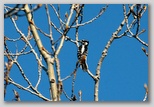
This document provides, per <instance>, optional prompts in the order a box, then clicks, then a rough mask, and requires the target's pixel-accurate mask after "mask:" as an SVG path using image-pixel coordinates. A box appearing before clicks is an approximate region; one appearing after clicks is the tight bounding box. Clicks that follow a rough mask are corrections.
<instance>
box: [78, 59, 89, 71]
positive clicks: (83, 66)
mask: <svg viewBox="0 0 154 107" xmlns="http://www.w3.org/2000/svg"><path fill="white" fill-rule="evenodd" d="M80 67H81V69H82V70H83V71H87V70H88V64H87V62H86V61H84V62H83V63H82V64H81V65H80Z"/></svg>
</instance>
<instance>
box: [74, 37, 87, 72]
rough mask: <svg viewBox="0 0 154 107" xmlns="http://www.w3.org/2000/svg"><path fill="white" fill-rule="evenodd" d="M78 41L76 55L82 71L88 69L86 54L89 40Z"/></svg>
mask: <svg viewBox="0 0 154 107" xmlns="http://www.w3.org/2000/svg"><path fill="white" fill-rule="evenodd" d="M80 43H81V45H80V46H79V48H78V52H77V57H78V60H79V64H80V67H81V69H82V70H83V71H87V69H88V65H87V55H88V45H89V41H87V40H81V41H80Z"/></svg>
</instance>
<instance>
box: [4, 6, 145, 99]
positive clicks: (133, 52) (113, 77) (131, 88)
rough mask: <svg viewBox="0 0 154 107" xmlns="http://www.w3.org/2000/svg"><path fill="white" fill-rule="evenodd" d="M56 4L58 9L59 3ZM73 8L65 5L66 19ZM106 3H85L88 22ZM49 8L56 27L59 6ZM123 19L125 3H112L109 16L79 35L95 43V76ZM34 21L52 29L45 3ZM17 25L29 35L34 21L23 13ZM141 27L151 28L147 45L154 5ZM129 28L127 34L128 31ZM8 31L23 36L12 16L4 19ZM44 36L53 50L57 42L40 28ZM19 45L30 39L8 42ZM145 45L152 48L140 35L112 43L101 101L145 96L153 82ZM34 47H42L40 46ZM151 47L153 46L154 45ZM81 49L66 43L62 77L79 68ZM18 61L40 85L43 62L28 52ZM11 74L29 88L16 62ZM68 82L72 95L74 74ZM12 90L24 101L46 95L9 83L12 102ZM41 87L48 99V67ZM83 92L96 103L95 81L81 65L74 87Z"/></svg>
mask: <svg viewBox="0 0 154 107" xmlns="http://www.w3.org/2000/svg"><path fill="white" fill-rule="evenodd" d="M54 6H55V7H57V5H54ZM69 6H70V5H62V6H61V11H60V13H61V17H62V19H63V20H64V18H65V17H64V15H65V12H66V11H67V12H68V13H69ZM104 6H105V5H104V4H95V5H90V4H87V5H85V7H84V17H83V22H86V21H88V20H90V19H91V18H93V17H95V16H96V15H97V14H98V13H99V11H100V9H101V8H102V7H104ZM49 7H50V6H49ZM49 9H50V14H51V20H52V21H53V22H54V24H55V25H57V26H59V22H58V20H57V17H56V16H55V14H54V13H53V10H52V9H51V7H50V8H49ZM131 17H132V16H131ZM123 18H124V16H123V8H122V5H109V7H108V8H107V10H106V12H105V13H103V15H102V16H101V17H99V18H98V19H97V20H96V21H94V22H93V23H90V24H88V25H85V26H81V27H80V28H79V39H86V40H89V42H90V43H89V54H88V59H87V61H88V66H89V69H90V71H91V72H92V73H93V74H95V72H96V67H97V63H98V61H99V58H100V56H101V53H102V51H103V50H104V47H105V45H106V44H107V42H108V40H109V39H110V38H111V36H112V33H113V32H115V31H116V30H117V28H118V26H119V25H120V23H121V22H122V20H123ZM34 21H35V24H36V25H37V26H38V27H39V28H41V29H42V30H43V31H44V32H46V33H49V30H48V23H47V17H46V13H45V8H44V6H42V7H41V8H40V9H39V10H37V11H35V12H34ZM17 25H18V27H19V28H20V30H21V31H23V33H24V34H25V35H27V29H28V23H27V21H26V18H25V17H19V18H18V20H17ZM140 28H141V29H146V32H145V33H143V34H142V35H140V37H141V38H142V39H143V40H144V41H145V42H146V43H148V9H147V10H146V12H145V14H144V15H143V17H142V18H141V25H140ZM124 30H125V27H124ZM124 30H122V31H121V32H122V33H123V31H124ZM4 34H5V35H6V36H8V37H9V38H12V39H13V38H17V37H19V36H20V35H19V34H17V32H16V30H15V28H14V26H13V24H12V22H11V21H10V19H9V18H7V19H4ZM120 34H121V33H120ZM39 35H40V38H41V39H42V42H43V45H44V47H45V48H46V49H48V50H49V51H51V45H50V41H49V40H48V38H46V37H45V36H44V35H42V34H41V33H40V32H39ZM67 35H68V36H69V37H70V38H72V39H74V38H75V29H72V30H70V31H69V32H68V34H67ZM59 36H60V34H58V33H57V32H56V31H55V30H54V29H53V37H54V38H55V39H56V38H57V37H59ZM31 43H32V45H33V46H34V45H35V42H34V40H31ZM15 45H17V46H18V50H21V49H22V47H23V46H24V43H23V42H22V41H18V42H17V43H10V42H8V46H9V49H10V50H11V52H15V51H16V50H15V47H16V46H15ZM141 47H144V48H146V47H145V46H143V45H142V44H141V43H140V42H138V41H137V40H136V39H134V38H129V37H126V36H125V37H123V38H120V39H116V40H115V41H114V42H113V43H112V45H111V47H110V48H109V50H108V54H107V56H106V58H105V60H104V62H103V63H102V67H101V78H100V84H99V100H100V101H142V100H143V98H144V95H145V89H144V87H143V85H144V83H147V84H148V57H147V56H146V55H145V54H144V53H143V52H142V50H141ZM34 49H36V50H37V47H35V48H34ZM146 49H147V50H148V48H146ZM28 50H29V48H27V51H28ZM76 52H77V48H76V46H75V45H74V44H73V43H71V42H69V41H65V43H64V46H63V48H62V50H61V52H60V54H59V59H60V67H61V68H60V69H61V78H65V77H66V76H67V75H69V74H70V73H71V72H72V71H73V70H74V67H75V64H76V61H77V56H76ZM5 61H6V58H5V57H4V62H5ZM18 61H19V62H20V64H21V66H22V67H23V69H24V71H25V74H26V76H27V77H28V78H29V80H30V81H31V82H32V84H34V85H35V84H36V82H37V63H36V60H35V58H34V55H33V54H29V55H27V56H20V57H19V58H18ZM10 77H11V78H12V79H13V80H14V81H16V82H18V83H20V84H22V85H23V86H25V87H26V86H27V84H26V82H25V81H24V80H23V78H22V76H21V74H20V72H19V70H18V69H17V68H16V66H13V68H12V69H11V73H10ZM63 84H64V90H65V91H66V93H67V94H68V95H69V96H71V88H72V78H69V79H68V80H66V81H63ZM12 89H15V90H17V91H18V92H19V94H20V98H21V100H22V101H42V100H41V99H40V98H38V97H36V96H34V95H32V94H30V93H28V92H25V91H22V90H20V89H18V88H16V87H14V86H13V85H9V86H8V88H7V94H6V98H5V99H4V100H5V101H11V100H12V99H13V97H14V95H13V92H12ZM38 89H39V91H40V92H41V93H42V94H43V95H44V96H45V97H47V98H49V82H48V76H47V75H46V73H45V71H42V79H41V83H40V85H39V87H38ZM79 90H82V100H83V101H93V96H94V81H93V79H92V78H90V77H89V75H88V74H87V73H86V72H83V71H82V70H81V69H78V71H77V76H76V79H75V90H74V91H75V94H76V96H77V97H78V91H79ZM61 99H62V100H63V101H68V99H66V97H65V96H64V94H62V96H61Z"/></svg>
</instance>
